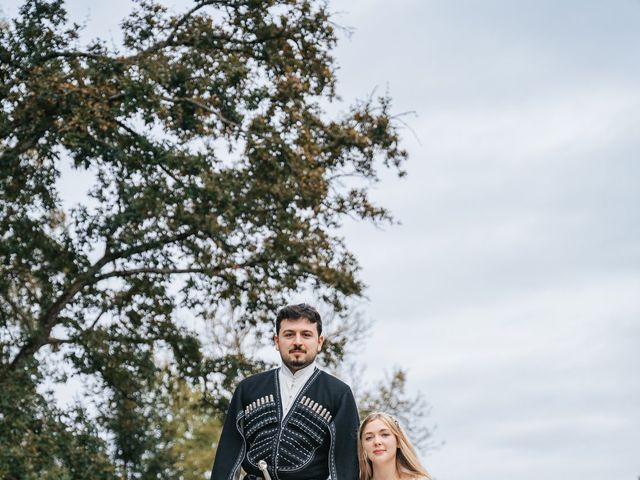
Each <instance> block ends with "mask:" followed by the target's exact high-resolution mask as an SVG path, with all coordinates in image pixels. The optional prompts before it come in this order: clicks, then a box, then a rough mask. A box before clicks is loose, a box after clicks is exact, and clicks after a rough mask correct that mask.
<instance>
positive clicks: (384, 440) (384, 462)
mask: <svg viewBox="0 0 640 480" xmlns="http://www.w3.org/2000/svg"><path fill="white" fill-rule="evenodd" d="M358 462H359V463H360V480H431V477H430V476H429V474H428V473H427V471H426V470H425V469H424V467H423V466H422V465H420V461H419V460H418V457H417V455H416V452H415V450H414V449H413V447H412V446H411V443H410V442H409V439H408V438H407V436H406V435H405V434H404V432H403V431H402V429H401V428H400V425H399V424H398V422H397V421H396V419H395V418H393V417H392V416H391V415H389V414H386V413H383V412H374V413H371V414H369V415H367V418H365V419H364V420H363V421H362V424H361V425H360V430H359V432H358Z"/></svg>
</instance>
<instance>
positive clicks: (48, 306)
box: [0, 0, 406, 478]
mask: <svg viewBox="0 0 640 480" xmlns="http://www.w3.org/2000/svg"><path fill="white" fill-rule="evenodd" d="M122 29H123V33H124V43H123V45H122V46H120V47H119V48H117V49H116V48H109V47H107V44H106V43H105V42H104V41H102V40H95V41H93V42H91V43H89V44H87V45H82V44H81V42H80V40H79V38H80V37H79V34H80V27H79V26H78V25H75V24H69V22H68V19H67V15H66V12H65V9H64V4H63V1H62V0H48V1H46V0H26V1H25V3H24V5H23V6H22V8H21V9H20V14H19V16H18V17H17V18H16V19H14V20H13V21H12V22H8V23H3V24H2V25H0V104H1V106H2V108H1V110H0V142H1V143H0V389H2V392H3V398H4V395H5V392H13V393H14V394H15V396H11V397H10V398H9V396H7V397H6V398H7V399H8V400H7V402H5V403H3V404H2V408H3V410H2V411H1V412H0V414H1V415H3V417H4V419H5V420H6V419H9V423H10V424H7V425H4V424H3V428H5V427H6V428H7V429H8V430H10V431H11V435H7V436H5V435H3V436H2V438H0V450H2V451H4V449H5V448H7V447H8V446H10V445H12V444H13V445H18V444H20V442H24V441H26V439H27V438H30V441H34V442H36V443H37V441H40V440H42V441H45V440H46V438H45V436H39V435H36V436H35V437H33V436H32V437H28V436H29V435H31V433H32V430H28V431H25V430H21V425H20V424H17V423H15V424H14V423H11V422H13V421H14V419H15V421H18V420H17V419H20V418H36V417H38V416H42V417H43V418H46V421H45V422H44V423H43V424H42V425H45V426H47V428H46V429H45V430H46V431H48V432H50V433H51V435H58V433H55V432H60V435H64V436H66V437H65V438H67V437H68V438H71V437H73V438H75V439H76V440H77V439H79V438H80V437H81V436H82V435H85V436H90V437H91V438H92V439H93V440H92V442H93V443H92V444H93V445H95V449H94V450H95V455H97V456H99V457H100V458H103V457H104V456H105V455H108V456H109V458H111V459H112V460H113V465H112V466H109V468H111V470H109V468H107V467H105V469H103V474H104V475H105V476H108V475H110V473H108V472H109V471H111V472H112V473H111V474H112V475H114V476H117V477H118V478H168V477H169V476H170V473H166V472H167V471H170V469H168V470H167V469H164V467H162V466H161V465H160V464H158V461H159V459H158V458H156V457H154V455H153V452H157V451H159V449H160V450H161V449H162V448H164V444H163V442H164V438H165V437H164V436H163V435H164V433H165V432H163V431H161V429H160V430H159V429H158V428H156V427H155V426H157V425H162V424H163V423H162V422H161V417H162V415H163V412H162V410H161V409H159V408H158V407H157V405H158V404H159V399H161V397H162V395H163V389H162V388H161V384H162V382H159V380H158V379H159V378H161V376H162V375H161V372H163V370H162V369H163V368H165V367H164V365H168V366H169V367H168V369H167V370H165V372H170V375H172V376H173V377H175V378H176V379H179V380H181V381H185V382H188V383H189V384H191V385H192V386H198V385H200V386H203V385H206V386H207V389H209V390H210V391H212V392H214V397H215V398H218V399H220V401H219V403H218V404H217V405H216V408H218V409H223V408H224V406H225V402H224V398H225V397H224V394H223V393H224V392H225V391H227V390H228V389H229V387H230V385H232V384H233V383H234V381H235V380H236V379H237V378H238V377H239V376H242V375H244V374H246V373H247V372H249V371H251V370H252V369H253V368H255V365H252V364H250V363H249V362H247V361H246V359H243V358H238V357H232V356H214V355H210V354H208V353H207V351H206V348H204V346H203V344H202V342H201V341H200V338H199V330H198V327H197V325H201V324H202V323H201V322H203V321H204V320H206V319H207V318H210V317H211V316H214V315H216V313H219V312H220V311H221V309H222V308H240V309H241V310H242V312H243V316H242V318H241V319H240V321H241V324H246V325H261V324H263V323H264V322H265V321H267V320H268V318H269V316H270V314H271V312H272V311H273V310H274V309H275V308H276V306H278V305H281V304H283V303H284V302H285V300H286V298H287V297H288V296H290V294H291V293H292V292H295V291H299V290H300V289H310V290H313V291H314V292H315V293H316V295H317V296H318V298H321V299H322V300H324V301H326V302H327V303H328V304H330V305H331V306H332V308H334V309H335V310H336V311H344V309H345V305H346V302H347V300H348V299H349V298H352V297H358V296H359V295H361V293H362V289H363V285H362V282H361V280H360V279H359V278H358V276H357V273H358V264H357V261H356V259H355V258H354V256H353V255H352V254H351V253H350V252H349V251H348V249H347V248H346V246H345V244H344V241H343V239H342V238H341V237H340V235H339V230H340V225H341V221H342V219H344V217H345V216H349V217H353V218H358V219H362V220H369V221H372V222H373V223H376V224H377V223H380V222H386V221H389V220H390V218H391V217H390V215H389V212H388V211H387V210H386V209H384V208H383V207H380V206H377V205H374V204H373V203H372V202H371V201H370V199H369V194H368V188H369V186H370V185H371V183H372V182H375V181H377V179H378V172H379V170H380V168H386V167H391V168H395V169H397V171H398V173H399V174H400V175H402V174H403V172H402V170H401V168H402V163H403V161H404V159H405V158H406V153H405V151H404V150H403V149H402V148H401V147H400V146H399V134H398V128H397V124H396V123H395V122H394V119H393V117H392V116H391V115H390V102H389V99H388V98H385V97H383V98H379V99H367V100H365V101H362V102H359V103H357V104H356V105H354V106H352V107H351V109H350V110H349V112H348V113H346V114H345V115H344V116H342V117H340V118H328V116H327V115H326V114H325V113H324V110H323V105H325V104H326V102H333V101H336V100H337V98H338V97H337V95H336V77H335V65H334V63H333V58H332V57H331V51H332V49H333V47H334V46H335V43H336V33H335V30H334V27H333V24H332V22H331V18H330V15H329V13H328V7H327V5H326V4H325V3H323V2H316V1H311V0H260V1H257V0H197V1H195V2H194V3H193V4H192V6H191V7H190V8H189V9H188V10H186V11H185V12H183V13H181V14H178V15H173V14H170V13H169V12H168V10H167V9H166V8H165V7H163V6H162V5H160V4H159V3H156V2H154V1H152V0H140V1H139V2H137V7H136V8H135V10H134V12H133V13H132V14H131V15H130V16H129V17H128V18H127V19H126V20H125V21H124V22H123V23H122ZM65 166H69V167H70V168H71V169H72V170H73V171H78V172H84V173H85V174H86V175H89V176H90V177H91V178H92V184H91V185H88V186H87V187H88V190H87V198H86V201H84V202H82V203H80V204H77V205H75V206H73V207H70V208H69V207H65V204H64V202H63V199H62V194H61V190H60V188H61V187H60V182H61V175H62V173H61V172H62V171H63V169H64V168H65ZM63 180H64V179H63ZM199 322H200V323H199ZM45 372H46V375H45ZM70 376H71V377H73V378H76V379H78V380H80V381H82V382H84V383H85V385H86V388H87V390H88V391H91V392H92V393H93V397H92V399H93V400H92V402H93V405H92V407H91V409H92V410H91V411H93V412H94V415H93V416H91V415H88V414H87V412H83V413H82V414H81V415H80V414H79V415H76V416H75V418H76V420H77V421H78V422H80V423H79V424H78V425H80V426H79V427H77V428H80V430H81V431H74V430H73V428H72V427H71V426H72V425H74V423H73V422H70V421H69V420H68V418H67V419H65V415H67V416H68V415H69V414H70V413H69V412H66V413H64V412H62V413H61V412H58V411H54V410H51V409H48V408H45V407H46V406H47V405H48V400H47V396H46V395H44V394H43V393H42V392H43V389H45V390H46V385H47V384H51V383H55V382H64V381H66V379H67V378H69V377H70ZM25 378H26V379H28V381H27V382H26V385H28V386H29V387H28V388H27V390H20V388H22V387H20V388H18V386H21V385H25ZM25 388H26V387H25ZM19 390H20V392H19ZM21 395H26V396H27V397H28V398H30V399H32V400H33V401H34V402H35V403H31V404H29V405H23V404H22V403H20V402H18V401H17V399H19V398H21ZM27 403H28V402H27ZM160 403H161V402H160ZM34 405H35V406H37V407H38V408H39V410H38V412H40V413H36V412H35V411H34V410H33V409H32V407H33V406H34ZM77 408H79V409H80V410H82V408H81V407H77ZM84 408H86V407H84ZM89 417H91V418H90V419H88V420H87V418H89ZM94 420H95V421H96V422H97V423H96V424H95V425H97V427H99V432H96V431H95V429H92V426H93V425H94V423H93V422H94ZM167 428H168V427H167ZM47 438H48V437H47ZM16 442H17V443H16ZM77 443H78V442H77V441H75V443H74V442H71V441H69V442H67V445H68V446H69V448H71V446H72V445H76V444H77ZM0 458H3V459H4V460H3V462H4V461H5V460H6V458H5V457H0ZM16 458H18V457H15V458H13V460H11V461H9V460H6V462H5V463H4V464H3V465H0V471H2V472H9V473H7V474H6V475H5V476H6V477H7V478H31V477H29V475H32V476H33V477H34V478H35V477H37V476H38V474H39V473H42V472H45V471H49V470H48V469H50V466H47V465H42V466H37V465H36V464H35V463H31V464H30V463H29V460H28V459H27V458H23V460H19V459H18V460H16ZM14 460H15V461H14ZM52 461H53V464H52V465H56V468H57V469H58V473H57V475H58V477H57V478H85V473H86V472H82V469H78V468H76V467H74V466H73V464H72V463H73V462H71V460H70V459H69V458H68V455H67V456H65V455H62V454H60V455H59V456H58V457H56V460H52ZM11 462H13V463H11ZM16 462H17V463H16ZM20 462H22V463H20ZM5 467H6V468H7V470H3V468H5ZM28 468H31V469H33V472H32V474H29V475H27V474H24V475H23V473H21V472H25V471H26V470H25V469H28ZM12 472H13V473H12ZM101 475H102V474H101ZM12 476H13V477H12ZM38 478H42V477H38ZM92 478H98V477H97V476H96V477H92ZM105 478H107V477H105Z"/></svg>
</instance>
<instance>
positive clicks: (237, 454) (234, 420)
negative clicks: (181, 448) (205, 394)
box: [211, 384, 245, 480]
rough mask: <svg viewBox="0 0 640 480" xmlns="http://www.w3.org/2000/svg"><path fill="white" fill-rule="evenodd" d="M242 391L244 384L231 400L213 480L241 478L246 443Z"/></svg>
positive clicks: (217, 452) (219, 444) (212, 475)
mask: <svg viewBox="0 0 640 480" xmlns="http://www.w3.org/2000/svg"><path fill="white" fill-rule="evenodd" d="M241 390H242V384H240V385H239V386H238V388H236V391H235V392H234V394H233V397H232V398H231V403H230V404H229V410H228V411H227V416H226V418H225V421H224V426H223V427H222V434H221V435H220V441H219V442H218V448H217V449H216V459H215V461H214V462H213V469H212V470H211V480H233V479H235V478H238V477H239V473H240V465H241V464H242V460H243V459H244V454H245V441H244V437H243V436H242V433H241V432H242V418H240V417H239V415H240V414H241V413H242V411H243V407H242V394H241Z"/></svg>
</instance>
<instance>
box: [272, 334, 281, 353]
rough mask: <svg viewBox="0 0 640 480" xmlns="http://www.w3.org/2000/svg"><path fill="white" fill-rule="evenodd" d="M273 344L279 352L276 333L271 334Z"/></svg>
mask: <svg viewBox="0 0 640 480" xmlns="http://www.w3.org/2000/svg"><path fill="white" fill-rule="evenodd" d="M273 344H274V345H275V347H276V352H279V351H280V347H279V346H278V335H274V336H273Z"/></svg>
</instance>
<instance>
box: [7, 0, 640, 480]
mask: <svg viewBox="0 0 640 480" xmlns="http://www.w3.org/2000/svg"><path fill="white" fill-rule="evenodd" d="M17 4H18V2H16V1H15V0H0V9H1V10H2V11H3V12H4V13H5V15H9V16H13V14H14V12H15V10H16V5H17ZM127 4H128V2H126V1H125V0H114V1H111V2H97V1H91V2H90V1H86V0H85V1H82V0H74V1H71V2H69V5H70V10H71V12H72V14H73V15H75V18H79V19H85V20H87V29H88V31H90V32H95V35H94V36H97V35H100V36H103V37H104V36H107V38H108V36H109V35H114V36H116V35H117V27H116V25H117V22H118V19H119V18H120V16H121V15H122V13H123V11H126V5H127ZM331 5H332V8H333V10H334V11H335V12H336V14H335V17H334V19H335V21H336V23H338V24H340V25H343V26H347V27H351V28H352V29H353V33H352V35H350V36H348V35H346V34H341V41H340V44H339V46H338V48H337V50H336V62H337V64H338V65H339V71H338V78H339V84H338V90H339V92H340V93H341V95H342V97H343V98H344V100H345V102H347V103H348V102H351V101H353V100H355V99H356V98H364V97H366V96H368V95H369V94H370V93H371V92H372V91H374V90H376V91H378V92H381V93H384V92H388V93H389V95H390V96H391V97H392V98H393V110H394V111H395V112H397V113H402V112H410V111H411V112H415V114H409V115H406V116H404V117H402V119H403V120H404V121H405V122H406V123H407V125H408V126H407V127H406V128H404V130H403V138H404V140H403V145H404V147H405V148H406V149H407V150H408V152H409V155H410V158H409V161H408V163H407V164H406V170H407V172H408V175H407V177H406V178H404V179H398V178H397V177H396V176H394V175H393V174H392V173H385V174H383V175H382V179H381V181H380V183H378V184H377V185H375V186H374V187H373V197H374V198H375V199H376V200H377V201H378V202H379V203H380V204H382V205H385V206H387V207H389V208H390V209H391V210H392V212H393V213H394V215H395V217H396V219H397V220H399V221H400V222H401V224H400V225H395V226H388V227H384V228H382V229H380V228H374V227H372V226H371V225H367V224H353V223H348V224H346V225H345V227H344V230H343V233H344V235H345V238H346V241H347V244H348V245H349V246H350V248H351V249H352V251H354V253H355V254H356V255H357V257H358V258H359V260H360V263H361V266H362V279H363V281H364V282H365V283H366V284H367V285H368V288H367V291H366V295H367V302H365V303H364V304H363V306H362V309H363V311H364V313H365V315H366V316H367V317H368V318H370V319H372V320H373V321H374V324H373V328H372V331H371V336H370V338H369V339H368V341H367V342H366V343H365V344H364V347H363V349H362V351H361V352H359V357H358V360H359V361H360V362H362V363H363V364H365V365H366V366H367V370H366V373H365V377H366V378H367V379H368V380H371V381H374V380H375V379H378V378H380V377H381V375H382V373H383V372H388V371H390V370H391V369H392V368H393V367H394V366H399V367H402V368H405V369H407V371H408V388H409V390H410V392H412V393H416V392H422V394H423V395H424V397H425V398H426V399H427V400H428V401H429V403H430V404H431V406H432V413H431V416H430V417H429V418H428V419H427V422H428V424H429V425H433V424H437V429H436V431H435V439H434V440H435V441H436V442H437V443H444V445H443V446H442V447H440V448H438V449H437V450H434V451H429V452H427V453H426V454H425V455H423V456H422V458H423V460H424V463H425V465H426V466H427V468H428V470H429V471H430V472H431V473H432V475H433V476H434V477H435V478H436V479H438V480H445V479H447V480H467V479H469V478H478V479H481V480H482V479H487V480H488V479H491V480H513V479H514V478H516V479H518V480H534V479H536V480H537V479H538V478H545V479H546V480H567V479H569V480H571V479H580V480H596V479H597V480H601V479H603V478H606V479H607V480H627V479H629V480H635V479H637V478H639V477H640V446H639V445H640V375H639V372H640V348H638V346H639V345H640V294H639V292H640V209H639V208H638V206H639V205H640V189H639V188H638V181H639V180H640V162H638V159H637V158H636V157H637V152H639V151H640V135H638V130H639V128H640V81H639V80H640V47H639V45H640V43H639V41H640V1H637V0H612V1H609V2H600V1H595V0H581V1H577V0H565V1H562V2H557V1H549V0H536V1H532V0H528V1H524V0H523V1H513V0H483V1H480V0H449V1H444V0H439V1H436V0H415V1H410V0H396V1H394V2H389V1H384V2H383V1H380V0H367V1H364V0H349V1H346V0H332V2H331Z"/></svg>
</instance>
